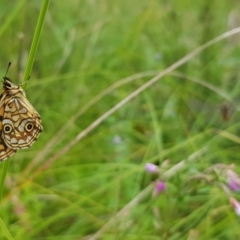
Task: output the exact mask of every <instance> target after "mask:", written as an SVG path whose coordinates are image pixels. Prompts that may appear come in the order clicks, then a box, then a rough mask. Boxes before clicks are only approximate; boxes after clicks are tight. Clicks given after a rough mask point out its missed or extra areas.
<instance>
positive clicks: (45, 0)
mask: <svg viewBox="0 0 240 240" xmlns="http://www.w3.org/2000/svg"><path fill="white" fill-rule="evenodd" d="M49 1H50V0H43V5H42V8H41V11H40V14H39V17H38V21H37V26H36V29H35V32H34V36H33V41H32V45H31V48H30V52H29V56H28V61H27V66H26V69H25V72H24V77H23V81H22V83H23V82H25V83H26V84H25V87H24V90H26V89H27V80H28V78H29V76H30V73H31V71H32V66H33V62H34V59H35V56H36V52H37V47H38V43H39V40H40V36H41V32H42V28H43V23H44V19H45V16H46V12H47V8H48V5H49ZM8 165H9V159H7V160H6V161H4V162H3V167H2V172H1V178H0V202H1V201H2V196H3V189H4V182H5V178H6V175H7V171H8Z"/></svg>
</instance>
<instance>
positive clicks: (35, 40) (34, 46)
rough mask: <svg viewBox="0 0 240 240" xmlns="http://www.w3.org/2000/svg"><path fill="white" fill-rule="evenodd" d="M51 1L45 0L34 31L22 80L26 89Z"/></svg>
mask: <svg viewBox="0 0 240 240" xmlns="http://www.w3.org/2000/svg"><path fill="white" fill-rule="evenodd" d="M49 1H50V0H43V5H42V8H41V11H40V14H39V17H38V21H37V26H36V29H35V32H34V36H33V41H32V45H31V48H30V52H29V56H28V61H27V66H26V69H25V72H24V76H23V81H22V83H25V87H23V89H24V90H26V89H27V80H28V79H29V77H30V76H31V72H32V67H33V62H34V59H35V56H36V52H37V48H38V43H39V40H40V36H41V32H42V28H43V23H44V19H45V16H46V12H47V9H48V5H49Z"/></svg>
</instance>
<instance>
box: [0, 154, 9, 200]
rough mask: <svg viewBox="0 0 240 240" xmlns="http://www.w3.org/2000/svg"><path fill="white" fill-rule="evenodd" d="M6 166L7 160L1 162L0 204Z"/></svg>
mask: <svg viewBox="0 0 240 240" xmlns="http://www.w3.org/2000/svg"><path fill="white" fill-rule="evenodd" d="M8 165H9V159H7V160H6V161H4V162H3V167H2V172H1V178H0V202H1V201H2V196H3V189H4V181H5V178H6V175H7V171H8Z"/></svg>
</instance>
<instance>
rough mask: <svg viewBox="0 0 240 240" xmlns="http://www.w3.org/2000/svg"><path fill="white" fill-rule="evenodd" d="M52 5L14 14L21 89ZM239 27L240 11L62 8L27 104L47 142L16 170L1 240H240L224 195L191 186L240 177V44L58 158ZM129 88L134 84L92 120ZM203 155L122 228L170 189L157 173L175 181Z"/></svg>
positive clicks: (10, 44) (78, 2) (0, 56)
mask: <svg viewBox="0 0 240 240" xmlns="http://www.w3.org/2000/svg"><path fill="white" fill-rule="evenodd" d="M41 4H42V1H39V0H31V1H22V0H12V1H1V3H0V19H1V26H0V37H1V38H0V41H1V49H0V50H1V51H0V72H1V75H2V76H4V74H5V71H6V68H7V64H8V62H9V61H11V62H12V66H11V68H10V70H9V72H8V77H10V78H11V79H12V80H13V82H14V83H15V84H19V82H20V81H21V79H22V77H23V72H24V68H25V66H26V60H27V57H28V52H29V49H30V46H31V41H32V37H33V33H34V30H35V27H36V22H37V18H38V15H39V12H40V9H41ZM239 26H240V2H239V1H229V0H222V1H214V0H212V1H209V0H208V1H207V0H202V1H195V2H193V1H189V0H169V1H166V0H148V1H143V0H138V1H136V0H132V1H126V0H123V1H110V0H98V1H96V0H69V1H58V0H52V1H50V5H49V9H48V11H47V15H46V19H45V24H44V28H43V32H42V36H41V41H40V43H39V48H38V52H37V55H36V59H35V62H34V65H33V71H32V74H31V78H30V80H29V83H28V91H27V97H28V99H29V101H30V102H31V103H32V104H33V106H34V107H35V108H36V110H37V111H38V112H39V113H40V115H41V117H42V123H43V127H44V131H43V133H42V134H41V135H40V137H39V139H38V141H37V142H36V143H35V144H34V145H33V147H32V148H30V149H27V150H22V151H19V152H17V153H16V154H15V155H14V156H12V157H11V158H10V165H9V170H8V175H7V178H6V181H5V182H6V186H5V192H4V198H3V201H2V203H1V210H0V212H1V215H0V217H1V219H0V220H1V221H0V226H1V231H0V239H1V240H2V239H17V240H19V239H24V240H28V239H31V240H32V239H36V240H53V239H54V240H55V239H58V240H73V239H74V240H75V239H92V240H93V239H95V238H94V237H93V236H94V234H96V233H99V237H98V238H96V239H107V240H108V239H109V240H110V239H113V240H115V239H117V240H118V239H119V240H121V239H124V240H139V239H140V240H141V239H142V240H149V239H150V240H151V239H171V240H175V239H176V240H177V239H188V240H190V239H191V240H192V239H224V240H225V239H239V238H240V231H239V218H238V217H237V216H236V214H235V213H234V211H233V209H232V208H231V206H230V205H229V202H228V197H227V196H226V193H225V192H224V191H223V189H222V188H221V187H219V186H218V185H217V184H211V183H209V182H208V181H205V180H204V179H200V180H199V181H190V179H191V177H192V176H195V175H196V174H201V173H203V172H204V171H205V170H206V169H208V168H209V167H211V166H212V165H214V164H217V163H224V164H232V163H234V164H235V165H236V171H238V170H239V172H240V169H239V151H240V147H239V143H240V140H239V137H238V136H239V134H240V124H239V119H240V114H239V111H238V109H239V108H238V105H239V100H240V97H239V96H240V85H239V83H240V81H239V77H240V35H234V36H231V37H229V38H228V39H225V40H223V41H220V42H218V43H216V44H214V45H213V46H211V47H210V48H208V49H206V50H205V51H203V52H201V53H200V54H199V55H198V56H197V57H195V58H193V59H191V60H190V61H189V62H188V63H187V64H185V65H183V66H181V67H180V68H178V69H177V71H178V72H175V73H172V74H169V75H167V76H165V77H163V78H162V79H160V80H159V81H158V82H157V83H155V84H154V85H153V86H151V87H150V88H148V89H147V90H145V91H144V92H143V93H141V94H139V95H138V96H136V97H135V98H134V99H133V100H131V101H130V102H128V103H127V104H126V105H124V106H123V107H121V108H120V109H119V110H118V111H116V112H115V113H114V114H112V115H111V116H110V117H108V118H107V119H106V120H105V121H103V123H101V124H100V125H99V126H98V127H96V128H95V129H93V131H92V132H90V133H88V134H87V135H86V136H85V137H84V138H83V139H82V140H81V141H79V142H76V144H74V145H73V146H72V147H71V148H69V149H68V151H66V152H64V154H59V155H56V154H58V153H59V152H61V151H62V150H63V149H64V147H65V146H67V144H69V142H70V141H72V140H73V139H74V138H75V137H76V136H77V135H78V134H79V133H80V132H81V131H83V130H84V129H85V128H86V127H87V126H89V125H90V124H91V123H92V122H93V121H95V120H96V119H97V118H99V117H100V116H102V115H103V114H104V113H105V112H106V111H108V110H109V109H110V108H112V107H113V106H115V105H116V104H117V103H118V102H120V101H121V100H122V99H124V98H125V97H127V96H128V95H129V94H130V93H131V92H133V91H134V90H135V89H137V88H139V87H140V86H142V85H143V84H144V83H145V82H147V81H148V80H150V79H151V78H152V77H154V76H155V75H156V74H157V73H158V72H160V71H162V70H164V69H165V68H167V67H168V66H170V65H171V64H173V63H174V62H176V61H177V60H179V59H180V58H182V57H184V56H185V55H186V54H188V53H189V52H191V51H192V50H194V49H195V48H197V47H198V46H200V45H202V44H204V43H206V42H208V41H210V40H211V39H213V38H215V37H217V36H218V35H220V34H223V33H224V32H226V31H228V30H231V29H233V28H235V27H239ZM135 74H139V75H137V76H135ZM132 76H135V78H134V80H133V78H131V77H132ZM126 77H130V78H129V79H132V81H129V82H126V83H125V84H123V85H122V86H120V87H116V88H115V89H112V90H110V91H109V92H108V93H107V94H105V95H104V96H102V97H101V98H99V99H98V100H97V101H96V103H95V104H93V105H91V106H90V107H89V108H88V109H87V110H86V111H85V112H84V113H82V112H81V111H82V109H84V108H85V107H86V106H88V104H90V103H91V101H93V100H94V99H95V97H96V96H98V95H99V94H101V92H102V91H104V90H106V89H108V88H109V87H110V86H112V85H113V84H117V83H121V81H122V79H125V78H126ZM207 84H209V85H207ZM210 86H212V87H215V89H214V91H213V88H211V87H210ZM223 94H225V95H226V96H229V97H228V99H226V97H223ZM81 113H82V114H81ZM73 118H75V119H74V120H73ZM66 124H67V125H66ZM63 126H65V127H64V129H63ZM50 143H51V144H50ZM203 147H206V149H207V150H206V151H205V152H204V154H202V155H201V156H200V157H199V158H198V160H197V161H195V162H194V163H192V164H188V166H187V167H185V168H184V170H182V171H179V172H176V174H174V176H173V177H172V178H171V179H169V180H168V181H167V191H166V192H165V193H162V194H161V195H159V196H158V197H155V198H152V197H151V192H149V194H145V195H144V197H141V198H139V202H137V203H136V204H133V206H132V207H131V208H130V210H129V211H127V212H125V213H124V214H123V215H121V216H120V215H117V218H116V219H114V220H112V219H113V218H114V216H115V214H117V213H118V212H119V211H120V210H121V209H122V208H124V207H125V206H126V205H127V204H128V203H129V202H130V201H132V200H134V199H136V196H139V195H138V194H141V193H142V192H143V191H144V189H145V188H146V187H147V186H149V185H152V181H154V180H155V179H156V177H154V176H153V177H152V176H150V175H149V174H147V173H145V170H144V166H145V163H147V162H153V163H155V164H157V165H159V166H162V168H163V172H164V171H165V170H166V169H170V168H171V167H173V166H175V165H176V164H177V163H179V162H180V161H181V160H183V159H186V158H188V157H189V156H190V155H191V154H193V153H195V152H197V151H198V150H201V149H202V148H203ZM166 159H168V161H166ZM164 163H165V165H164ZM0 168H1V166H0ZM216 179H217V180H216V181H218V180H219V179H218V178H217V177H216ZM216 181H215V182H214V183H216ZM219 181H220V182H221V179H220V180H219ZM237 197H238V196H237V195H236V198H237ZM109 221H110V222H111V225H108V226H107V227H106V228H104V231H102V227H103V226H104V224H106V223H107V222H109ZM4 226H5V227H6V229H5V230H4ZM99 231H100V232H99ZM10 235H11V236H12V237H11V236H10Z"/></svg>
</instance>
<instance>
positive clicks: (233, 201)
mask: <svg viewBox="0 0 240 240" xmlns="http://www.w3.org/2000/svg"><path fill="white" fill-rule="evenodd" d="M229 202H230V204H231V205H232V206H233V208H234V210H235V212H236V214H237V215H238V216H240V203H239V202H238V200H237V199H235V198H233V197H230V198H229Z"/></svg>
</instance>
